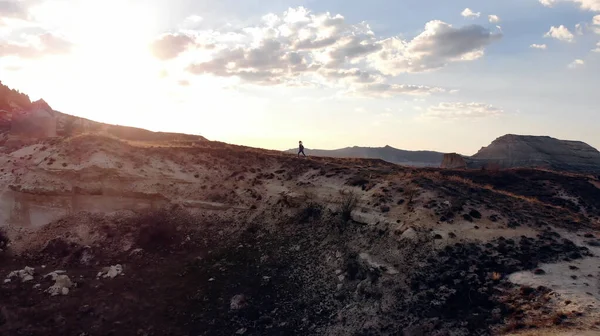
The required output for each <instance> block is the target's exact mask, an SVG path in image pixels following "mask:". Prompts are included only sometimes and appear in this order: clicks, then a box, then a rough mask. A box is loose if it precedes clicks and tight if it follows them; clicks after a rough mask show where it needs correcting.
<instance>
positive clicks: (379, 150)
mask: <svg viewBox="0 0 600 336" xmlns="http://www.w3.org/2000/svg"><path fill="white" fill-rule="evenodd" d="M286 152H287V153H293V154H296V153H298V150H297V149H290V150H287V151H286ZM306 152H307V153H309V154H310V155H311V156H320V157H335V158H363V159H381V160H384V161H387V162H391V163H396V164H401V165H404V166H413V167H439V166H440V163H441V162H442V159H443V157H444V153H440V152H434V151H408V150H402V149H397V148H394V147H391V146H385V147H358V146H354V147H346V148H341V149H332V150H324V149H307V150H306Z"/></svg>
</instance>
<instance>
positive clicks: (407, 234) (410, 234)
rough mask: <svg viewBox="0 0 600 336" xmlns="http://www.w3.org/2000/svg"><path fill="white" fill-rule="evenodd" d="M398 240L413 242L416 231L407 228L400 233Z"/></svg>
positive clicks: (415, 237)
mask: <svg viewBox="0 0 600 336" xmlns="http://www.w3.org/2000/svg"><path fill="white" fill-rule="evenodd" d="M400 239H409V240H415V239H417V231H415V229H413V228H408V229H406V230H405V231H404V232H403V233H402V235H401V236H400Z"/></svg>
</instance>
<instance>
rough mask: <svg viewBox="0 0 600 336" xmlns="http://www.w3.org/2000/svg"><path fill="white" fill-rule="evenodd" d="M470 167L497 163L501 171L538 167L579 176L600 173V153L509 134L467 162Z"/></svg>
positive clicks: (576, 144) (578, 143)
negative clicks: (579, 174) (574, 173)
mask: <svg viewBox="0 0 600 336" xmlns="http://www.w3.org/2000/svg"><path fill="white" fill-rule="evenodd" d="M466 161H467V166H468V167H469V168H478V167H480V166H481V165H482V164H484V165H485V164H494V165H497V166H499V167H500V168H520V167H536V168H546V169H552V170H557V171H567V172H577V173H600V152H598V150H597V149H595V148H594V147H592V146H590V145H588V144H586V143H584V142H581V141H568V140H559V139H555V138H551V137H548V136H525V135H513V134H509V135H505V136H502V137H500V138H498V139H496V140H494V141H493V142H492V143H491V144H490V145H489V146H487V147H483V148H482V149H481V150H479V152H477V154H475V155H473V156H472V157H471V158H468V159H467V160H466Z"/></svg>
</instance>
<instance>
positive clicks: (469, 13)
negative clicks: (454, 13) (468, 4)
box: [460, 8, 481, 18]
mask: <svg viewBox="0 0 600 336" xmlns="http://www.w3.org/2000/svg"><path fill="white" fill-rule="evenodd" d="M460 15H462V16H464V17H466V18H476V17H480V16H481V13H479V12H478V13H475V12H473V11H472V10H471V9H470V8H465V10H464V11H462V13H460Z"/></svg>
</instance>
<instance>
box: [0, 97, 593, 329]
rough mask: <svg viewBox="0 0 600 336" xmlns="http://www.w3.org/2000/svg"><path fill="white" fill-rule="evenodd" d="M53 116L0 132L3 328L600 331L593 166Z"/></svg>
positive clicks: (0, 316)
mask: <svg viewBox="0 0 600 336" xmlns="http://www.w3.org/2000/svg"><path fill="white" fill-rule="evenodd" d="M42 110H43V108H42ZM48 115H50V114H48ZM53 115H54V117H55V118H57V122H56V124H57V125H58V126H57V127H58V129H59V130H58V131H57V132H56V135H53V136H50V137H43V136H41V135H40V134H35V135H34V136H33V137H31V138H26V135H27V132H23V133H21V134H20V137H21V138H20V140H19V141H17V140H11V141H5V142H0V335H2V336H4V335H6V336H13V335H15V336H17V335H29V336H38V335H40V336H41V335H44V336H45V335H69V336H70V335H147V336H151V335H174V336H179V335H181V336H183V335H207V336H208V335H210V336H213V335H215V336H221V335H228V336H229V335H332V336H338V335H340V336H341V335H390V336H391V335H405V336H406V335H433V336H441V335H530V336H533V335H556V336H566V335H594V334H597V333H598V331H599V328H600V324H598V321H600V272H599V270H600V257H599V256H600V239H599V238H600V180H598V178H597V177H594V176H586V175H576V174H561V173H555V172H551V171H542V170H535V169H512V170H504V171H497V172H494V173H493V174H492V173H489V172H487V171H484V170H464V169H462V170H461V169H456V170H454V169H438V168H414V167H405V166H400V165H396V164H392V163H389V162H386V161H383V160H380V159H344V158H321V157H308V158H296V157H295V155H290V154H286V153H282V152H280V151H267V150H261V149H254V148H247V147H240V146H234V145H228V144H223V143H218V142H212V141H207V140H203V139H202V138H190V139H192V140H190V141H188V140H185V139H188V136H185V135H182V136H181V138H179V139H184V140H180V141H173V140H172V139H173V138H174V137H175V138H177V135H169V136H165V137H164V138H161V137H162V135H161V136H155V133H152V132H148V131H139V132H140V133H137V132H138V131H137V130H130V129H122V130H123V131H119V132H122V133H119V132H117V131H116V130H117V129H119V128H118V126H110V127H108V126H106V127H108V129H107V128H106V127H105V126H98V125H99V124H95V123H93V122H91V121H85V120H81V119H77V118H75V119H73V118H74V117H70V116H66V115H62V114H60V113H56V112H55V113H54V114H53ZM33 120H34V121H35V120H37V119H33ZM64 120H67V121H68V120H76V122H74V125H72V126H70V127H72V128H71V130H73V129H75V131H70V132H69V131H65V130H64V129H63V127H64V126H63V124H64ZM112 127H115V128H112ZM26 129H27V128H26ZM111 129H112V130H114V131H111ZM67 130H69V128H68V127H67ZM10 132H12V131H9V133H10ZM114 132H117V133H114ZM145 132H147V133H145ZM11 136H12V135H11ZM145 136H148V138H147V139H146V140H142V139H143V138H144V137H145ZM195 139H200V140H195ZM455 159H456V158H455ZM450 162H451V163H457V162H458V163H460V160H454V161H452V160H450Z"/></svg>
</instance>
